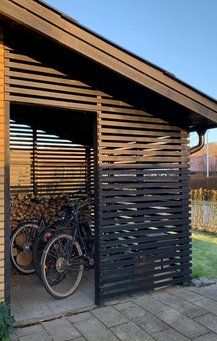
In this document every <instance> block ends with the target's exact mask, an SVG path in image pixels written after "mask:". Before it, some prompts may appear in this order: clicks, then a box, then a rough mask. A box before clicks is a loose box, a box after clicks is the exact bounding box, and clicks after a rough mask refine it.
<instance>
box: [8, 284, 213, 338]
mask: <svg viewBox="0 0 217 341" xmlns="http://www.w3.org/2000/svg"><path fill="white" fill-rule="evenodd" d="M179 290H180V291H179ZM185 292H186V295H185ZM215 292H217V286H216V285H212V286H211V287H210V288H207V287H204V288H192V287H188V288H182V287H181V288H169V289H168V288H167V289H166V290H161V291H158V292H156V293H152V294H151V295H148V294H144V295H140V296H136V297H129V298H126V299H124V301H122V302H120V301H119V302H118V301H113V304H109V305H106V306H104V307H101V308H95V309H94V310H90V311H87V312H83V313H78V314H75V313H74V314H73V315H71V316H65V317H61V318H58V319H53V320H51V321H47V322H40V323H38V324H36V325H30V326H28V327H23V328H15V329H14V333H13V335H12V336H11V341H36V340H37V341H38V340H40V341H60V340H61V341H66V340H67V341H71V340H72V341H120V340H121V341H128V340H129V341H145V340H147V341H151V340H157V341H164V340H165V341H187V340H194V341H214V340H215V341H217V304H216V300H214V299H212V296H211V293H215ZM56 304H58V303H56ZM54 305H55V303H54ZM28 309H30V308H29V307H28Z"/></svg>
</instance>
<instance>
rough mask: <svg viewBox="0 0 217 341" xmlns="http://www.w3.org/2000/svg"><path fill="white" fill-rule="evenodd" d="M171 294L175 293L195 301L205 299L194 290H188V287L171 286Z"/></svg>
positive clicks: (187, 299) (186, 299) (184, 298)
mask: <svg viewBox="0 0 217 341" xmlns="http://www.w3.org/2000/svg"><path fill="white" fill-rule="evenodd" d="M169 293H170V294H172V295H175V296H177V297H179V298H182V299H183V300H185V301H188V302H195V301H199V300H201V299H203V296H201V295H199V294H197V293H196V292H194V291H191V290H188V289H187V288H184V289H182V288H174V289H173V288H170V291H169Z"/></svg>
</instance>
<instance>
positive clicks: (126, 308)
mask: <svg viewBox="0 0 217 341" xmlns="http://www.w3.org/2000/svg"><path fill="white" fill-rule="evenodd" d="M114 307H115V309H117V310H118V311H120V312H121V313H122V314H124V315H125V316H126V317H128V318H129V319H132V318H135V317H137V316H143V315H144V314H146V313H147V311H146V310H144V309H143V308H141V307H139V306H138V305H137V304H136V303H134V302H125V303H120V304H116V305H115V306H114Z"/></svg>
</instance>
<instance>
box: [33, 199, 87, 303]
mask: <svg viewBox="0 0 217 341" xmlns="http://www.w3.org/2000/svg"><path fill="white" fill-rule="evenodd" d="M78 202H79V199H76V200H74V202H72V203H71V204H68V205H67V213H66V220H65V223H64V226H61V227H60V228H58V229H57V230H55V232H54V235H53V236H52V238H51V239H49V240H48V242H47V243H46V246H45V248H44V250H43V252H42V257H41V263H40V267H41V280H42V282H43V285H44V287H45V289H46V290H47V292H48V293H49V294H51V295H52V296H53V297H55V298H59V299H60V298H65V297H68V296H70V295H71V294H72V293H73V292H74V291H75V290H76V289H77V287H78V285H79V283H80V281H81V279H82V275H83V271H84V270H89V269H92V268H93V267H94V236H93V234H92V231H91V229H90V227H89V224H88V223H87V221H85V220H82V219H81V212H80V210H81V208H84V206H86V204H84V205H83V206H82V207H79V205H78Z"/></svg>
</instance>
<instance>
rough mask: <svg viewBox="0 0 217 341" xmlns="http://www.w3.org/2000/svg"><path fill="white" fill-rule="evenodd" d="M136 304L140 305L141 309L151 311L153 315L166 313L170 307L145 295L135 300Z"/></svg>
mask: <svg viewBox="0 0 217 341" xmlns="http://www.w3.org/2000/svg"><path fill="white" fill-rule="evenodd" d="M133 302H134V303H136V304H138V305H139V306H140V307H142V308H144V309H145V310H148V311H150V312H151V313H156V312H161V311H166V310H168V309H169V308H170V307H169V306H168V305H166V304H164V303H162V302H159V301H156V300H155V299H154V298H153V297H150V296H147V295H144V296H141V297H139V298H137V299H135V300H133Z"/></svg>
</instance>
